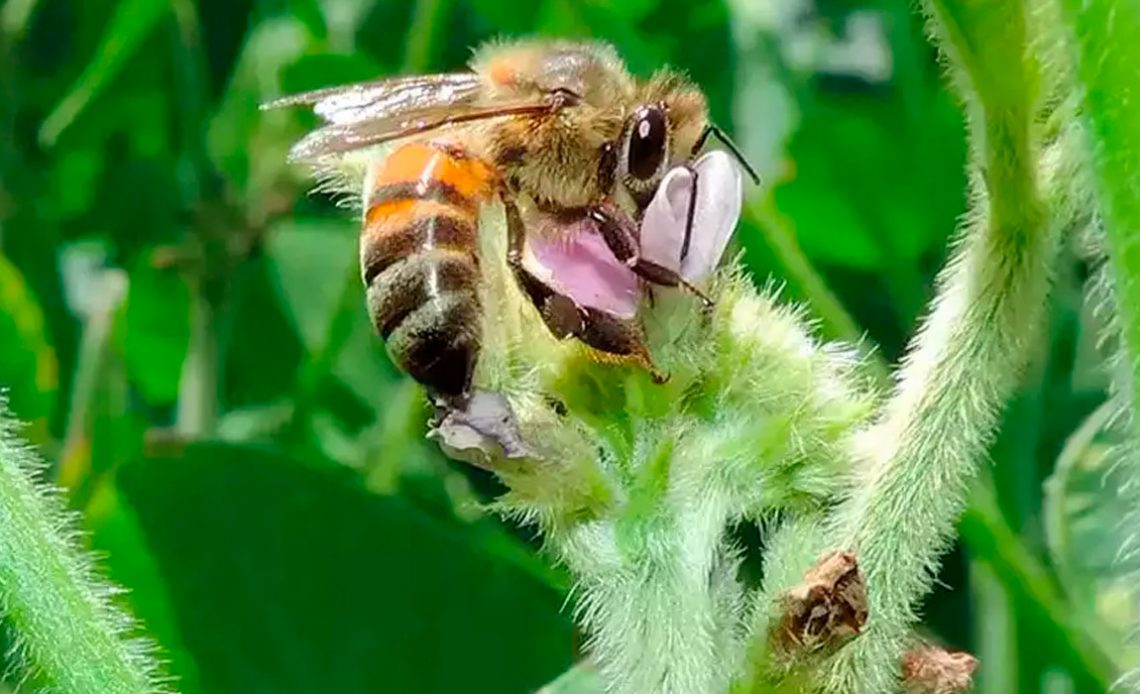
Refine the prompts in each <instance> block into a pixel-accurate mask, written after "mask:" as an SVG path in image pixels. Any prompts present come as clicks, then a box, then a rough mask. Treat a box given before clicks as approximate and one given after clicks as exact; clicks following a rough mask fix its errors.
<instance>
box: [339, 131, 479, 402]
mask: <svg viewBox="0 0 1140 694" xmlns="http://www.w3.org/2000/svg"><path fill="white" fill-rule="evenodd" d="M374 166H375V168H374V169H373V170H372V171H371V172H369V173H370V175H369V176H368V177H367V179H366V180H368V181H369V187H368V188H367V189H366V190H365V191H364V193H365V200H366V203H365V213H364V220H363V223H364V226H363V229H362V233H361V243H360V263H361V272H362V275H363V278H364V282H365V285H366V286H367V288H368V305H369V314H370V316H371V319H372V323H373V325H374V326H375V327H376V330H377V332H378V333H379V334H380V335H381V337H383V338H384V340H385V342H386V343H387V344H388V348H389V350H390V352H391V354H392V356H393V358H394V359H395V361H396V363H397V364H399V365H400V367H401V368H402V369H404V370H405V371H406V372H408V373H409V374H411V375H412V376H413V377H414V378H415V379H416V380H418V381H419V382H421V383H423V384H424V385H426V386H427V387H428V388H429V389H430V390H432V391H434V392H436V393H438V394H442V395H445V396H448V397H451V396H457V395H460V394H461V393H463V392H465V391H466V389H467V388H468V386H469V384H470V379H471V374H472V370H473V369H474V364H475V360H476V357H477V355H478V353H479V348H480V342H481V321H480V315H481V308H480V301H479V293H478V283H479V261H478V255H477V247H478V213H479V204H480V203H481V202H483V201H484V200H485V199H486V198H487V197H488V195H489V194H490V192H491V191H492V190H493V188H492V181H493V177H492V175H491V173H490V170H489V169H488V168H487V167H486V165H484V164H483V163H482V162H481V161H479V160H477V159H474V158H471V157H468V156H466V155H465V154H464V153H463V151H462V150H460V149H458V148H455V147H449V146H447V145H439V144H433V143H423V142H413V143H410V144H406V145H404V146H402V147H400V148H398V149H396V150H395V151H394V152H393V153H391V154H390V155H388V157H387V158H385V159H383V160H380V161H378V162H376V164H374Z"/></svg>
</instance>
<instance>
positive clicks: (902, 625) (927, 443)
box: [824, 0, 1062, 692]
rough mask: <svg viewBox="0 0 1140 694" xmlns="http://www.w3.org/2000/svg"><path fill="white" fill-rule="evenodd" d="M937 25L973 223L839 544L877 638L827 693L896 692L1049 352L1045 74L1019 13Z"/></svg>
mask: <svg viewBox="0 0 1140 694" xmlns="http://www.w3.org/2000/svg"><path fill="white" fill-rule="evenodd" d="M925 7H926V10H927V12H928V15H929V26H930V29H931V30H932V33H933V34H934V36H935V38H936V40H937V42H938V44H939V46H940V47H941V49H942V50H943V52H944V53H945V54H946V55H947V57H948V58H949V63H950V66H951V68H952V70H951V75H952V77H953V78H954V82H955V84H956V86H957V87H958V90H959V92H960V94H961V96H962V98H963V100H964V102H965V105H966V110H967V115H968V123H969V135H970V141H971V149H972V155H973V166H972V177H971V183H972V189H973V190H972V192H973V195H972V211H971V215H970V218H969V221H968V223H967V226H966V228H965V231H964V234H963V236H962V239H961V241H960V242H959V244H958V247H957V248H956V250H955V253H954V257H953V259H952V260H951V262H950V263H949V264H948V266H947V267H946V269H945V270H944V271H943V272H942V274H941V276H940V278H939V283H938V285H939V286H938V295H937V298H936V299H935V302H934V306H933V309H932V310H931V313H930V315H929V316H928V317H927V318H926V319H925V321H924V323H923V326H922V328H921V329H920V331H919V333H918V335H917V336H916V337H915V339H914V341H913V343H912V346H911V349H910V351H909V354H908V356H907V358H906V360H905V363H904V365H903V367H902V369H901V371H900V376H899V382H898V385H897V387H896V388H895V391H894V393H893V395H892V397H891V399H890V400H889V402H888V403H887V405H886V407H885V409H884V412H883V415H882V417H881V419H880V421H879V422H878V423H877V424H876V426H875V427H874V428H873V429H872V430H871V431H870V432H869V435H868V438H867V440H866V443H867V448H866V450H865V458H864V462H863V465H862V468H861V469H860V470H859V471H858V475H859V481H858V488H857V491H856V492H855V493H854V495H853V496H852V498H851V499H850V500H849V501H848V502H847V503H846V504H845V505H844V506H843V507H841V509H840V510H839V512H838V513H837V514H836V517H835V521H834V522H835V528H834V531H833V532H835V535H833V537H834V538H836V541H837V542H838V546H839V547H840V548H843V549H852V550H853V551H855V552H856V553H857V555H858V558H859V562H860V565H861V567H862V570H863V571H864V574H865V576H866V580H867V585H868V587H869V593H870V595H869V598H870V614H871V618H870V622H869V624H868V629H867V631H866V632H865V633H864V634H863V635H862V636H861V637H860V638H858V639H856V640H855V642H853V643H852V644H851V645H850V646H849V647H848V648H846V649H844V650H843V651H841V652H840V654H839V655H838V657H837V658H836V659H835V661H834V662H833V663H832V664H831V666H830V668H829V671H828V673H827V675H826V681H825V683H824V685H825V689H827V690H829V691H836V692H884V691H891V690H892V689H893V688H894V683H895V680H896V679H897V672H898V662H899V661H898V658H899V656H900V655H901V654H902V652H903V650H904V648H905V645H906V642H907V639H908V638H909V635H908V634H909V629H910V627H911V625H912V623H913V622H914V621H915V619H916V615H915V607H916V605H917V603H918V601H919V600H920V599H921V597H922V596H923V595H924V594H925V593H926V591H927V590H928V588H929V585H930V582H931V577H932V575H933V571H934V570H935V568H936V566H937V562H938V559H939V557H940V555H941V553H942V551H943V550H944V549H945V547H946V546H947V544H948V542H949V539H950V536H951V533H952V531H953V528H954V522H955V520H956V518H957V517H958V515H959V514H960V513H961V511H962V509H963V507H964V504H965V499H966V492H967V483H968V482H969V480H970V479H971V478H972V477H973V476H974V474H975V473H976V471H977V466H978V464H979V463H980V461H981V459H982V458H983V456H984V454H985V450H986V446H987V445H988V444H989V442H990V439H991V437H992V435H993V433H994V431H995V429H996V426H997V424H998V415H999V412H1000V409H1001V408H1002V406H1003V405H1004V404H1005V401H1006V400H1007V398H1008V397H1009V396H1010V395H1011V394H1012V392H1013V391H1014V389H1015V388H1016V387H1017V384H1018V381H1019V378H1020V374H1021V372H1022V370H1023V369H1024V367H1025V365H1026V363H1027V362H1028V358H1029V355H1030V352H1031V350H1033V349H1034V348H1035V346H1036V345H1037V344H1039V342H1040V337H1041V334H1042V330H1043V328H1044V320H1043V319H1044V315H1045V303H1046V299H1047V294H1048V290H1049V283H1050V274H1051V268H1052V266H1053V265H1054V263H1055V259H1056V257H1057V254H1058V251H1059V242H1058V241H1059V237H1060V231H1061V226H1062V225H1061V224H1057V223H1051V222H1050V220H1049V219H1048V215H1047V214H1046V206H1045V203H1044V201H1043V200H1042V196H1041V195H1040V193H1039V191H1038V179H1037V172H1038V158H1037V154H1038V153H1037V152H1036V151H1035V147H1034V145H1033V133H1032V132H1031V127H1032V114H1033V108H1034V105H1035V101H1036V97H1037V94H1036V90H1037V66H1036V64H1035V62H1034V61H1033V60H1032V58H1031V57H1030V56H1029V54H1028V52H1027V51H1028V41H1027V27H1026V24H1027V19H1026V17H1025V14H1024V11H1023V8H1022V6H1021V4H1020V3H1017V2H966V1H964V0H928V1H927V2H926V3H925Z"/></svg>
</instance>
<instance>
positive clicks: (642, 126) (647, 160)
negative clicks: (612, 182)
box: [626, 106, 669, 181]
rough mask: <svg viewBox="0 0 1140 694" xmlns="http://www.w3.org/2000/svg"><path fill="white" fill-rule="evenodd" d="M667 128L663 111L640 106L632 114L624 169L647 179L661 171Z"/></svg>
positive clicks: (654, 107)
mask: <svg viewBox="0 0 1140 694" xmlns="http://www.w3.org/2000/svg"><path fill="white" fill-rule="evenodd" d="M668 137H669V128H668V125H667V124H666V122H665V113H664V112H663V111H662V110H661V109H660V108H658V107H656V106H642V107H641V108H639V109H638V110H637V111H636V112H635V113H634V115H633V126H632V127H631V128H630V132H629V145H628V149H627V150H626V170H627V171H629V174H630V175H631V176H633V177H634V178H636V179H638V180H641V181H647V180H649V179H651V178H653V177H654V176H656V175H657V174H658V173H660V171H661V164H662V163H663V162H664V161H665V149H666V144H667V143H666V140H667V139H668Z"/></svg>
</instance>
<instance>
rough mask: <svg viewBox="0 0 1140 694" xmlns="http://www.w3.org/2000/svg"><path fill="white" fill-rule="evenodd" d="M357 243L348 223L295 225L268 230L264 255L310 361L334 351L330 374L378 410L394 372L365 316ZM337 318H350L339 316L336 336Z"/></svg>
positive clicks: (305, 222) (320, 221) (300, 222)
mask: <svg viewBox="0 0 1140 694" xmlns="http://www.w3.org/2000/svg"><path fill="white" fill-rule="evenodd" d="M356 238H357V231H356V225H355V223H354V222H351V221H349V220H348V219H344V220H337V219H331V220H330V219H295V220H292V221H289V222H284V223H281V224H279V225H277V226H275V227H274V228H273V230H272V231H271V232H270V235H269V242H268V248H267V251H268V256H269V259H270V266H271V268H272V272H273V278H274V286H275V288H276V291H277V293H278V296H279V297H280V300H281V305H282V308H283V309H284V310H285V313H286V315H288V316H289V317H290V318H291V319H292V322H293V325H294V327H295V329H296V330H297V335H298V336H299V337H300V338H301V342H302V344H303V345H304V346H305V349H306V350H307V352H308V353H309V355H310V356H313V355H316V354H318V353H319V352H321V351H323V350H325V349H333V350H336V351H337V354H336V355H335V357H334V358H335V361H333V362H332V374H333V375H335V376H336V377H337V378H339V379H340V380H341V381H342V382H343V383H344V384H345V385H346V386H348V387H349V388H350V389H352V390H353V392H355V393H356V395H357V396H358V397H360V399H361V400H362V401H363V402H365V403H371V404H381V403H382V401H383V398H384V393H385V392H386V391H387V386H389V385H390V384H392V383H393V382H394V380H395V379H396V371H395V369H394V367H393V366H392V365H391V362H390V361H388V359H387V358H386V356H385V352H384V349H383V345H382V343H381V342H380V341H379V339H378V338H377V337H376V335H375V331H374V330H373V329H372V325H371V323H370V322H369V320H368V316H367V313H366V312H365V301H364V285H363V283H362V282H361V281H360V279H359V277H358V270H357V269H356V268H357V265H358V263H359V260H358V259H357V258H358V251H357V240H356ZM341 312H349V313H350V315H347V316H340V319H341V320H342V322H343V325H342V326H341V327H342V328H344V333H343V335H339V336H338V335H334V334H333V328H334V322H335V321H337V320H338V316H339V314H340V313H341ZM330 340H333V341H334V342H337V343H338V344H333V343H332V342H330Z"/></svg>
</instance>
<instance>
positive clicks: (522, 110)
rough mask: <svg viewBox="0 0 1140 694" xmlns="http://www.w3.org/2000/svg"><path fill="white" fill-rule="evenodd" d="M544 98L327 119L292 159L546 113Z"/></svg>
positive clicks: (293, 151)
mask: <svg viewBox="0 0 1140 694" xmlns="http://www.w3.org/2000/svg"><path fill="white" fill-rule="evenodd" d="M552 108H553V107H552V106H551V104H549V103H546V102H534V101H529V102H516V103H500V104H494V105H490V106H477V105H473V104H472V105H459V106H456V105H446V106H434V107H430V108H422V109H418V110H414V111H410V112H400V113H395V114H391V115H387V116H378V117H374V118H370V119H366V120H354V121H348V122H344V123H330V124H329V125H326V126H324V127H321V128H318V129H316V130H314V131H312V132H310V133H309V134H308V135H306V136H305V137H303V138H301V139H300V140H299V141H298V142H297V144H295V145H293V147H292V149H290V150H289V159H290V160H292V161H305V162H313V161H317V160H320V159H322V158H325V157H327V156H330V155H338V154H343V153H345V152H350V151H352V150H355V149H360V148H363V147H371V146H373V145H378V144H382V143H384V142H388V141H390V140H398V139H400V138H403V137H409V136H411V135H418V134H420V133H425V132H428V131H430V130H435V129H437V128H442V127H445V126H448V125H456V124H459V123H469V122H472V121H478V120H485V119H487V118H500V117H503V116H527V115H539V114H542V113H549V112H550V111H551V109H552Z"/></svg>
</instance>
